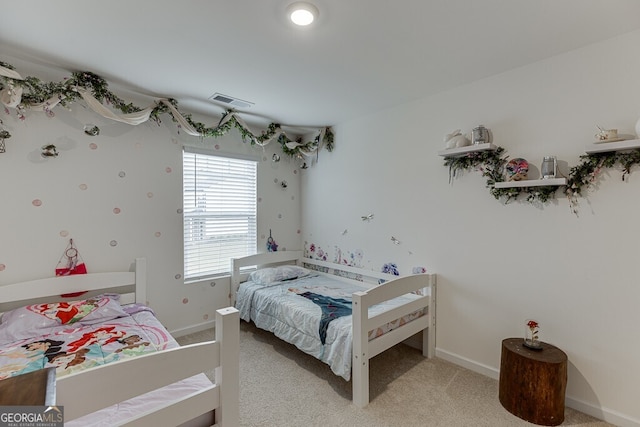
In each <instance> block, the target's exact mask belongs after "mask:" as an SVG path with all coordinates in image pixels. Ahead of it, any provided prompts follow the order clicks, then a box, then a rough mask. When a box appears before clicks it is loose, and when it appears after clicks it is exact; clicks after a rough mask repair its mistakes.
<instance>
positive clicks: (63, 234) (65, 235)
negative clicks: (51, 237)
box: [60, 230, 69, 237]
mask: <svg viewBox="0 0 640 427" xmlns="http://www.w3.org/2000/svg"><path fill="white" fill-rule="evenodd" d="M68 235H69V232H68V231H67V230H62V231H60V237H67V236H68Z"/></svg>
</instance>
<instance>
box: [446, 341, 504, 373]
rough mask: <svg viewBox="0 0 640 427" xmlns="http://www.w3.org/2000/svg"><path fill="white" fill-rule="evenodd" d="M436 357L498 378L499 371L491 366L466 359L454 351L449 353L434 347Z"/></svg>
mask: <svg viewBox="0 0 640 427" xmlns="http://www.w3.org/2000/svg"><path fill="white" fill-rule="evenodd" d="M436 357H439V358H440V359H444V360H446V361H447V362H451V363H453V364H455V365H458V366H462V367H463V368H466V369H468V370H470V371H473V372H477V373H479V374H482V375H484V376H486V377H489V378H493V379H494V380H497V379H499V378H500V371H498V370H497V369H495V368H492V367H491V366H487V365H483V364H481V363H478V362H476V361H474V360H471V359H467V358H466V357H462V356H459V355H457V354H455V353H450V352H448V351H446V350H442V349H441V348H437V347H436Z"/></svg>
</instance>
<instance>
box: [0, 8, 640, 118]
mask: <svg viewBox="0 0 640 427" xmlns="http://www.w3.org/2000/svg"><path fill="white" fill-rule="evenodd" d="M293 1H294V0H180V1H166V0H135V1H129V0H109V1H97V0H94V1H91V0H56V1H39V2H34V1H13V2H4V4H3V5H2V6H0V61H5V62H9V63H10V64H12V65H14V66H16V68H17V70H16V71H18V72H19V73H21V74H22V75H23V76H25V75H33V76H34V77H38V78H41V79H43V80H45V78H46V77H48V76H43V75H38V74H35V73H34V72H33V71H32V70H37V69H38V68H37V67H38V66H46V67H47V68H46V69H48V70H50V69H54V70H57V71H59V72H60V76H61V77H60V79H61V78H62V77H63V76H64V75H68V73H69V71H92V72H94V73H96V74H98V75H100V76H102V77H104V78H105V79H106V80H107V82H108V83H109V84H110V88H111V90H112V91H114V92H115V93H116V94H118V92H117V89H116V88H122V89H123V90H125V89H126V90H131V91H133V92H136V93H140V94H143V95H146V96H151V97H173V98H175V99H177V100H178V103H179V106H180V109H181V110H182V111H183V112H196V113H204V114H207V115H210V116H212V117H215V119H214V118H212V123H211V124H213V123H214V122H215V120H217V118H219V117H220V113H221V112H223V111H224V108H222V107H219V106H217V105H215V104H212V103H210V102H209V101H208V98H209V97H210V96H211V95H212V94H213V93H215V92H220V93H223V94H226V95H231V96H234V97H237V98H240V99H243V100H247V101H250V102H253V103H255V105H254V106H253V107H251V108H250V109H248V110H246V113H247V115H244V117H245V119H247V120H249V121H251V120H250V117H256V118H261V119H263V120H264V121H266V122H279V123H282V124H285V125H300V126H304V125H307V126H324V125H333V124H337V123H340V122H343V121H345V120H349V119H353V118H355V117H357V116H360V115H365V114H368V113H370V112H373V111H378V110H381V109H383V108H387V107H390V106H393V105H397V104H401V103H404V102H408V101H411V100H414V99H417V98H422V97H425V96H429V95H431V94H435V93H438V92H441V91H444V90H447V89H449V88H452V87H456V86H460V85H463V84H466V83H469V82H472V81H475V80H478V79H482V78H484V77H488V76H491V75H494V74H498V73H501V72H504V71H507V70H510V69H513V68H516V67H520V66H523V65H526V64H529V63H532V62H535V61H539V60H541V59H544V58H547V57H550V56H553V55H557V54H560V53H563V52H567V51H569V50H573V49H576V48H579V47H581V46H584V45H588V44H591V43H594V42H598V41H600V40H604V39H608V38H611V37H615V36H616V35H619V34H623V33H626V32H629V31H633V30H635V29H638V28H640V1H638V0H393V1H392V0H312V1H313V3H314V4H315V5H316V6H317V7H318V9H319V10H320V17H319V19H318V21H317V22H316V23H314V24H313V25H312V26H311V27H310V28H303V29H298V28H293V26H292V25H290V24H289V23H287V22H286V20H285V17H284V11H285V9H286V7H287V5H288V4H290V3H292V2H293ZM637 53H638V52H636V53H635V54H637ZM630 54H633V53H631V52H630ZM5 55H6V56H5ZM16 60H17V63H15V62H16ZM12 61H13V62H12ZM21 61H25V62H24V64H28V65H29V66H30V68H29V69H28V70H22V69H20V66H19V65H24V64H22V63H21ZM31 66H33V67H31ZM34 67H35V68H34ZM50 67H53V68H50ZM43 69H45V68H43ZM57 78H58V77H56V79H57ZM118 95H119V96H121V97H123V98H125V97H124V96H122V95H120V94H118ZM125 100H126V98H125ZM140 106H143V105H140ZM239 111H245V110H239ZM248 114H250V115H251V116H249V115H248Z"/></svg>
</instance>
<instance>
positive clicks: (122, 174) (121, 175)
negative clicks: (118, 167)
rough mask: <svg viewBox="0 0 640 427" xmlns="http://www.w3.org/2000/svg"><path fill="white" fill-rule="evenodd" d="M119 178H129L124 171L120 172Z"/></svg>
mask: <svg viewBox="0 0 640 427" xmlns="http://www.w3.org/2000/svg"><path fill="white" fill-rule="evenodd" d="M118 176H119V177H120V178H124V177H125V176H127V174H126V173H125V172H124V171H120V172H119V173H118Z"/></svg>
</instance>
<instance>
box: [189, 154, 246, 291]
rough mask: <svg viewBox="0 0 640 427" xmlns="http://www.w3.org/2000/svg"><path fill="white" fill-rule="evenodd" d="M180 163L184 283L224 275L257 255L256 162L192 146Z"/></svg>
mask: <svg viewBox="0 0 640 427" xmlns="http://www.w3.org/2000/svg"><path fill="white" fill-rule="evenodd" d="M182 163H183V199H184V200H183V218H184V278H185V281H195V280H200V279H204V278H207V277H212V276H217V275H221V274H226V273H228V272H229V270H230V268H229V267H230V266H229V263H230V260H231V258H237V257H242V256H246V255H253V254H255V253H256V244H257V243H256V242H257V226H256V192H257V190H256V188H257V169H258V163H257V162H256V161H254V160H244V159H237V158H231V157H223V156H219V155H210V154H203V153H201V152H197V151H196V150H195V149H189V148H185V151H184V152H183V158H182Z"/></svg>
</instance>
